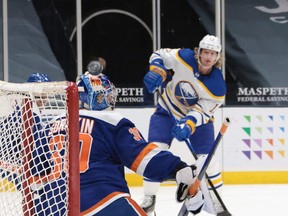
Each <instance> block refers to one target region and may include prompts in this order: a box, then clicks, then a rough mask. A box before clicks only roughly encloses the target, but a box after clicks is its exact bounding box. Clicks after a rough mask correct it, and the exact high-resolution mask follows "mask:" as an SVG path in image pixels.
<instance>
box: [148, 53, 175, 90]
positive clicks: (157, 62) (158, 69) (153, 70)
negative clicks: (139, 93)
mask: <svg viewBox="0 0 288 216" xmlns="http://www.w3.org/2000/svg"><path fill="white" fill-rule="evenodd" d="M175 52H176V50H175V49H160V50H157V51H156V52H154V53H153V54H152V55H151V56H150V59H149V71H148V72H147V74H146V75H145V76H144V84H145V86H146V87H147V90H148V91H149V92H150V93H152V92H154V91H155V90H156V88H158V87H160V86H161V84H162V83H163V82H164V81H165V80H166V78H167V75H168V70H170V69H172V68H173V67H172V65H173V64H174V62H175V59H176V58H175Z"/></svg>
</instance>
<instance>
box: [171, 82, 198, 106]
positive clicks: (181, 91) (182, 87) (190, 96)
mask: <svg viewBox="0 0 288 216" xmlns="http://www.w3.org/2000/svg"><path fill="white" fill-rule="evenodd" d="M175 98H176V99H177V100H178V101H179V102H180V103H181V104H183V105H184V106H186V107H191V106H192V105H194V104H195V103H196V102H197V101H198V94H197V92H196V91H195V89H194V88H193V86H192V85H191V84H190V83H189V82H186V81H181V82H179V83H177V85H176V88H175Z"/></svg>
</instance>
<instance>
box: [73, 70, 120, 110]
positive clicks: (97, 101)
mask: <svg viewBox="0 0 288 216" xmlns="http://www.w3.org/2000/svg"><path fill="white" fill-rule="evenodd" d="M77 85H78V87H79V106H80V108H81V109H83V108H84V109H87V110H104V109H114V107H115V104H116V99H117V91H116V88H115V86H114V85H113V83H112V82H110V80H109V79H108V77H107V76H106V75H104V74H103V73H101V74H99V75H97V76H94V75H91V74H90V73H88V72H87V73H85V74H83V75H81V76H80V79H79V80H78V82H77Z"/></svg>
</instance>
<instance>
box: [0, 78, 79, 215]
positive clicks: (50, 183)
mask: <svg viewBox="0 0 288 216" xmlns="http://www.w3.org/2000/svg"><path fill="white" fill-rule="evenodd" d="M78 103H79V102H78V89H77V86H76V84H75V83H73V82H49V83H24V84H16V83H7V82H3V81H0V215H1V216H2V215H3V216H4V215H5V216H9V215H15V216H16V215H17V216H18V215H24V216H28V215H31V216H32V215H79V187H80V184H79V159H77V158H79V135H78V134H79V131H78V127H79V111H78ZM57 116H62V120H60V121H59V120H57ZM58 119H59V118H58ZM65 119H66V120H65Z"/></svg>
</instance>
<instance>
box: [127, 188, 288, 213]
mask: <svg viewBox="0 0 288 216" xmlns="http://www.w3.org/2000/svg"><path fill="white" fill-rule="evenodd" d="M175 190H176V186H161V187H160V189H159V192H158V193H157V202H156V213H157V216H177V214H178V212H179V209H180V207H181V205H182V204H178V203H176V201H175ZM130 191H131V195H132V198H134V200H136V201H137V203H141V202H142V200H143V188H142V187H131V190H130ZM223 201H224V203H225V205H226V207H227V209H228V210H229V212H230V213H232V215H233V216H288V184H265V185H258V184H255V185H224V186H223ZM189 215H192V214H189ZM198 215H199V216H208V215H211V214H208V213H206V212H201V213H200V214H198ZM198 215H197V216H198Z"/></svg>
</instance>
